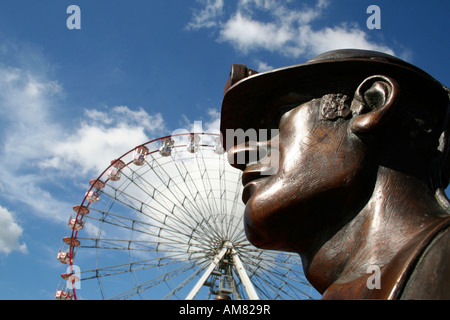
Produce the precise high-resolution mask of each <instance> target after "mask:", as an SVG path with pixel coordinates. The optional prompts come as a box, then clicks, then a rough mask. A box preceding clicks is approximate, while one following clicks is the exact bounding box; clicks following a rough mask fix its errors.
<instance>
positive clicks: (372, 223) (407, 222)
mask: <svg viewBox="0 0 450 320" xmlns="http://www.w3.org/2000/svg"><path fill="white" fill-rule="evenodd" d="M449 110H450V104H449V90H448V89H447V88H446V87H444V86H443V85H441V84H440V83H439V82H438V81H436V80H435V79H434V78H432V77H431V76H430V75H428V74H427V73H425V72H424V71H422V70H420V69H419V68H417V67H415V66H413V65H411V64H409V63H406V62H404V61H402V60H400V59H398V58H395V57H393V56H390V55H386V54H382V53H379V52H373V51H364V50H336V51H332V52H327V53H324V54H322V55H319V56H317V57H316V58H314V59H312V60H310V61H308V62H306V63H303V64H299V65H294V66H290V67H286V68H281V69H276V70H273V71H268V72H264V73H257V72H256V71H254V70H250V69H247V68H246V67H245V66H243V65H234V66H233V70H232V73H231V75H230V79H229V81H228V82H227V85H226V88H225V94H224V98H223V103H222V115H221V132H222V137H223V145H224V147H225V148H226V149H227V151H228V156H229V160H230V163H231V164H232V165H233V166H235V167H236V168H239V169H241V170H242V171H243V176H242V183H243V185H244V191H243V197H242V198H243V201H244V202H245V203H246V209H245V215H244V224H245V229H246V233H247V237H248V239H249V240H250V241H251V242H252V243H253V244H254V245H255V246H258V247H261V248H267V249H276V250H284V251H293V252H298V253H299V254H300V256H301V258H302V262H303V268H304V272H305V275H306V277H307V279H308V280H309V281H310V283H311V284H312V285H313V286H314V287H315V288H316V289H317V290H318V291H319V292H320V293H321V294H322V298H323V299H366V298H367V299H449V298H450V246H449V244H450V229H449V226H450V209H449V208H450V205H449V202H448V200H447V198H446V196H445V194H444V189H445V188H446V187H447V185H448V183H449V179H450V165H449V164H450V162H449V161H448V159H447V158H448V153H449V152H448V149H449V142H448V141H449V140H448V131H449V122H448V119H449ZM238 129H242V130H244V131H246V130H248V129H255V130H260V129H277V130H278V131H279V134H278V135H276V136H273V137H269V138H267V140H266V141H262V140H259V141H253V142H252V141H245V142H244V143H240V144H236V142H235V139H232V138H230V134H229V132H230V131H231V132H233V131H235V132H236V130H238ZM258 139H259V138H258ZM247 140H248V139H247ZM252 152H253V153H255V152H256V153H258V157H259V158H258V161H253V162H251V163H248V162H249V161H244V162H243V163H242V162H239V161H236V159H237V157H238V156H239V155H247V156H248V155H249V154H251V153H252ZM271 157H273V158H275V157H276V158H277V160H276V161H262V160H263V159H266V160H267V159H270V158H271ZM247 158H248V157H247ZM275 163H276V168H275V167H274V168H271V166H274V164H275ZM267 172H271V173H270V174H267ZM377 268H378V270H379V274H378V275H377V274H376V273H374V272H372V270H375V271H376V270H377ZM374 276H378V278H379V279H378V280H379V285H378V286H376V285H375V286H374V285H371V282H370V281H372V280H373V277H374ZM369 280H370V281H369ZM372 284H373V283H372Z"/></svg>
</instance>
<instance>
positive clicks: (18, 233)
mask: <svg viewBox="0 0 450 320" xmlns="http://www.w3.org/2000/svg"><path fill="white" fill-rule="evenodd" d="M0 226H1V232H0V253H5V254H9V253H11V251H15V250H17V251H20V252H22V253H26V252H27V246H26V244H24V243H20V238H21V237H22V233H23V229H22V228H21V227H20V226H19V224H18V223H17V222H16V221H15V217H14V216H13V214H12V213H11V212H10V211H8V210H7V209H6V208H3V207H2V206H0Z"/></svg>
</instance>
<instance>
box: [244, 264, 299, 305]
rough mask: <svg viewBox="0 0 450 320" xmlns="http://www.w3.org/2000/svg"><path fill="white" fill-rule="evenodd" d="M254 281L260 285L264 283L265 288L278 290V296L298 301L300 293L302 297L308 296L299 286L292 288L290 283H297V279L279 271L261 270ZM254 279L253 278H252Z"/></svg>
mask: <svg viewBox="0 0 450 320" xmlns="http://www.w3.org/2000/svg"><path fill="white" fill-rule="evenodd" d="M254 278H255V279H254V280H255V281H256V282H258V283H264V284H265V286H264V287H269V288H276V294H277V296H279V295H280V294H284V295H286V296H289V297H291V298H296V299H298V297H299V295H298V294H299V293H300V294H301V296H306V295H307V294H306V293H305V292H303V291H302V290H301V289H300V288H301V287H298V286H292V285H291V284H290V283H291V282H292V281H295V279H296V278H295V277H288V276H287V275H286V274H284V275H283V274H281V273H279V272H277V271H274V270H270V269H267V268H262V269H259V272H258V273H257V274H255V275H254ZM252 279H253V278H252Z"/></svg>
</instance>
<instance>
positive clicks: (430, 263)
mask: <svg viewBox="0 0 450 320" xmlns="http://www.w3.org/2000/svg"><path fill="white" fill-rule="evenodd" d="M445 220H446V221H445V222H444V223H443V224H441V228H437V230H435V233H434V235H432V237H431V238H430V239H428V244H426V246H424V250H423V251H422V252H421V254H419V255H418V257H417V258H416V259H415V263H414V266H413V267H412V268H411V270H409V272H408V273H409V274H410V275H409V276H408V277H407V281H406V283H405V285H404V286H403V290H402V292H401V295H400V297H399V298H400V299H450V217H449V218H448V219H445Z"/></svg>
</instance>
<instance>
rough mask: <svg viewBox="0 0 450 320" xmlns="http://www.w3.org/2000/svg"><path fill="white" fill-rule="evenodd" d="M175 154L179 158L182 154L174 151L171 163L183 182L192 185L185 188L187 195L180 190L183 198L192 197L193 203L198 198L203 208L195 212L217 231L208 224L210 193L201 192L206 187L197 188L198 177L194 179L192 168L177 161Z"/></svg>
mask: <svg viewBox="0 0 450 320" xmlns="http://www.w3.org/2000/svg"><path fill="white" fill-rule="evenodd" d="M176 150H177V149H175V151H176ZM177 156H178V157H179V158H180V159H181V157H182V156H180V153H179V152H177V151H176V152H175V155H174V162H173V164H174V166H175V167H176V169H177V172H178V173H179V175H180V176H181V177H183V182H184V183H186V184H188V183H189V186H192V188H191V187H188V188H186V189H187V190H188V192H189V195H186V193H185V192H184V191H183V190H182V191H181V193H182V194H183V196H184V197H185V199H193V200H194V203H196V202H197V201H196V200H197V199H198V200H199V201H198V202H199V203H201V204H202V205H203V208H204V209H199V210H198V212H197V213H198V214H199V215H200V216H201V217H202V219H203V220H204V221H208V222H207V225H208V227H209V228H210V230H214V232H216V233H217V232H218V231H217V226H212V225H210V223H209V219H208V218H209V217H210V216H212V215H213V211H212V209H211V201H207V200H210V199H208V196H209V194H210V193H208V194H206V195H204V194H203V193H205V192H207V190H208V189H206V188H204V189H203V190H200V189H199V188H198V183H196V181H197V180H198V179H195V178H194V177H193V176H192V172H191V171H192V170H190V168H187V167H186V163H185V162H184V161H177V159H176V158H177ZM200 180H203V179H200ZM176 188H177V189H179V188H180V187H179V186H176ZM210 191H211V190H210ZM205 197H206V199H205ZM195 207H197V205H195Z"/></svg>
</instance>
